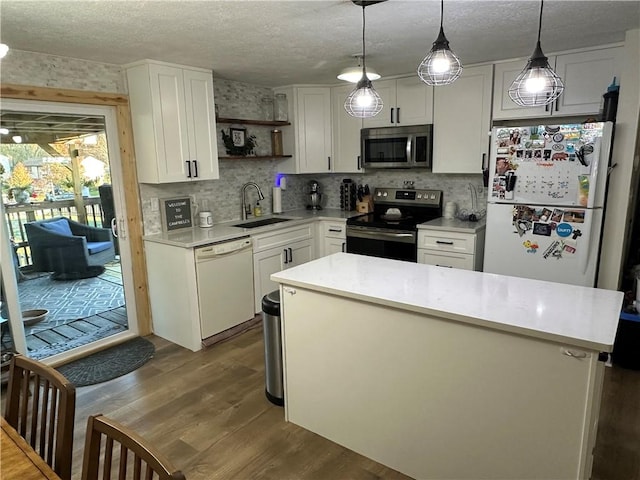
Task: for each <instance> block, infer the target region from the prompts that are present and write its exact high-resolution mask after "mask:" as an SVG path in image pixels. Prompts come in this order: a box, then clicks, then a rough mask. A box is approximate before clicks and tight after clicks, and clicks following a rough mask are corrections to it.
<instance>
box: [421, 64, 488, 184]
mask: <svg viewBox="0 0 640 480" xmlns="http://www.w3.org/2000/svg"><path fill="white" fill-rule="evenodd" d="M492 73H493V65H481V66H478V67H465V68H464V69H463V70H462V75H460V77H459V78H458V79H457V80H456V81H455V82H453V83H452V84H451V85H446V86H438V87H435V91H434V100H433V105H434V109H433V110H434V114H433V173H482V166H483V163H484V161H485V159H486V155H487V154H488V149H489V131H490V130H491V89H492V78H493V76H492Z"/></svg>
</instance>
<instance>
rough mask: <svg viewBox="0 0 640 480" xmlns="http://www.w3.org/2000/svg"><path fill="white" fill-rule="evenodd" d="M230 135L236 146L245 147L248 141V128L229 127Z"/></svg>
mask: <svg viewBox="0 0 640 480" xmlns="http://www.w3.org/2000/svg"><path fill="white" fill-rule="evenodd" d="M229 135H231V140H232V141H233V146H234V147H244V146H245V144H246V143H247V129H246V128H237V127H231V128H229Z"/></svg>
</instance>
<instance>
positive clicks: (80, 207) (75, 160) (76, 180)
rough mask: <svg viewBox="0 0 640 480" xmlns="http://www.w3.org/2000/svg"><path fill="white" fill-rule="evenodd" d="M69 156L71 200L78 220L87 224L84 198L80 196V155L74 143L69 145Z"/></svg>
mask: <svg viewBox="0 0 640 480" xmlns="http://www.w3.org/2000/svg"><path fill="white" fill-rule="evenodd" d="M69 156H70V157H71V177H72V178H73V201H74V203H75V205H76V211H77V212H78V221H79V222H80V223H84V224H85V225H87V213H86V212H85V209H84V199H83V198H82V177H81V176H80V156H79V154H78V149H77V148H76V146H75V145H69Z"/></svg>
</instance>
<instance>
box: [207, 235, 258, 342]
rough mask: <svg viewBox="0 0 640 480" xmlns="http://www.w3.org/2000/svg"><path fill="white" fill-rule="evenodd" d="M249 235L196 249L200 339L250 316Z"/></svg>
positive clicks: (250, 264)
mask: <svg viewBox="0 0 640 480" xmlns="http://www.w3.org/2000/svg"><path fill="white" fill-rule="evenodd" d="M251 245H252V244H251V238H249V237H246V238H241V239H239V240H231V241H228V242H222V243H216V244H213V245H207V246H205V247H197V248H196V249H195V262H196V275H197V277H198V304H199V307H200V330H201V332H200V333H201V334H202V338H203V339H204V338H208V337H210V336H211V335H215V334H216V333H220V332H223V331H224V330H227V329H229V328H231V327H235V326H236V325H239V324H241V323H242V322H245V321H247V320H250V319H252V318H253V315H254V312H253V255H252V248H251Z"/></svg>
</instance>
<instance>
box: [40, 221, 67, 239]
mask: <svg viewBox="0 0 640 480" xmlns="http://www.w3.org/2000/svg"><path fill="white" fill-rule="evenodd" d="M39 225H40V226H41V227H43V228H46V229H47V230H51V231H52V232H54V233H59V234H60V235H67V236H69V237H71V236H73V233H71V228H69V222H67V221H66V220H64V219H60V220H55V221H53V222H42V223H40V224H39Z"/></svg>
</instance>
